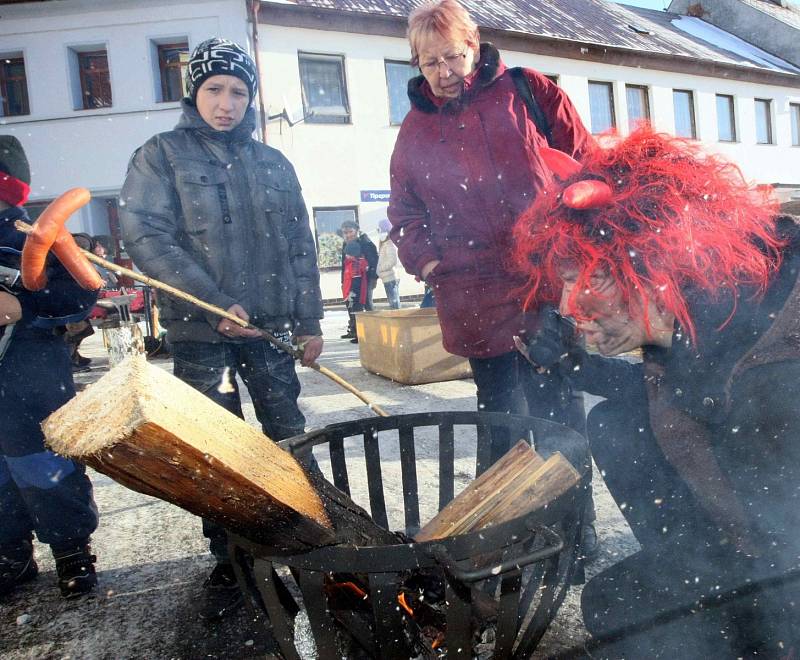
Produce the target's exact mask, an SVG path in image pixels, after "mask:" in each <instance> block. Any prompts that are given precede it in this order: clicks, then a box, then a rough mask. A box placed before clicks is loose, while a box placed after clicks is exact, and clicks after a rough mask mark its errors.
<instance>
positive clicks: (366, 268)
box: [341, 220, 378, 344]
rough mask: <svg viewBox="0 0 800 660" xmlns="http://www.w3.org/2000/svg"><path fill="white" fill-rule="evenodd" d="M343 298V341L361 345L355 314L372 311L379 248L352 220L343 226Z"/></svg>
mask: <svg viewBox="0 0 800 660" xmlns="http://www.w3.org/2000/svg"><path fill="white" fill-rule="evenodd" d="M341 231H342V238H344V245H342V298H343V299H344V301H345V305H346V306H347V315H348V322H347V332H346V333H345V334H343V335H342V339H349V340H350V341H351V342H352V343H354V344H357V343H358V335H357V334H356V312H364V311H367V312H371V311H372V293H373V291H374V289H375V286H376V285H377V284H378V272H377V268H378V248H376V247H375V243H373V242H372V241H371V240H369V237H368V236H367V235H366V234H362V233H361V232H360V231H359V229H358V224H356V222H355V221H353V220H345V221H344V222H343V223H342V228H341Z"/></svg>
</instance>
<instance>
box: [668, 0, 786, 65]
mask: <svg viewBox="0 0 800 660" xmlns="http://www.w3.org/2000/svg"><path fill="white" fill-rule="evenodd" d="M697 4H699V5H700V6H701V7H702V12H703V13H702V16H701V18H702V19H703V20H704V21H708V22H709V23H711V24H712V25H715V26H717V27H718V28H721V29H723V30H725V31H726V32H730V33H731V34H735V35H736V36H737V37H739V38H740V39H744V40H745V41H747V42H749V43H751V44H754V45H756V46H758V47H759V48H762V49H764V50H765V51H767V52H768V53H772V54H773V55H777V56H778V57H780V58H783V59H784V60H786V61H787V62H791V63H792V64H794V65H796V66H800V34H798V30H797V28H795V27H792V26H791V25H787V24H786V23H783V22H782V21H779V20H777V19H775V18H773V17H772V16H769V15H768V14H765V13H764V12H763V11H759V10H758V9H756V8H755V7H751V6H749V5H747V4H744V3H743V2H740V1H739V0H700V1H699V2H698V0H673V1H672V2H671V3H670V5H669V11H672V12H675V13H677V14H684V15H685V14H687V13H688V10H689V7H690V6H693V5H697Z"/></svg>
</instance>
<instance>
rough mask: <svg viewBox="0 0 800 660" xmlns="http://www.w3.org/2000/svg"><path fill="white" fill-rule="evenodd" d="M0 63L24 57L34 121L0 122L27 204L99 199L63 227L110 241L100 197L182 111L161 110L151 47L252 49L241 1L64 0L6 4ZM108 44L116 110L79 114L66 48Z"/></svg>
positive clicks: (111, 192) (111, 193)
mask: <svg viewBox="0 0 800 660" xmlns="http://www.w3.org/2000/svg"><path fill="white" fill-rule="evenodd" d="M2 13H3V17H2V21H0V55H4V54H9V53H16V52H20V51H21V52H22V53H23V56H24V58H25V70H26V77H27V81H28V95H29V100H30V115H27V116H24V117H6V118H0V131H2V132H3V133H11V134H13V135H16V136H17V137H18V138H19V139H20V141H21V142H22V144H23V146H24V147H25V150H26V152H27V154H28V159H29V160H30V163H31V172H32V183H31V186H32V194H31V201H33V202H35V201H37V200H49V199H52V198H53V197H55V196H57V195H58V194H60V193H61V192H63V191H64V190H67V189H68V188H71V187H74V186H84V187H87V188H89V189H90V190H91V191H92V194H93V195H94V196H95V197H97V198H100V199H96V200H93V202H92V204H90V206H89V207H87V208H86V209H84V210H82V211H80V212H79V213H77V214H76V215H75V216H74V217H73V218H72V219H71V220H70V222H69V225H68V226H69V228H70V229H71V230H72V231H84V232H88V233H93V234H97V233H108V219H107V218H108V214H107V211H106V208H105V203H104V200H103V199H102V198H103V197H115V196H116V195H117V193H118V192H119V189H120V187H121V185H122V181H123V179H124V176H125V169H126V166H127V163H128V159H129V158H130V156H131V154H132V153H133V151H134V149H136V148H137V147H138V146H140V145H141V144H142V143H143V142H145V141H146V140H147V139H148V138H150V137H151V136H152V135H154V134H155V133H158V132H161V131H165V130H169V129H171V128H172V127H173V126H174V125H175V124H176V122H177V120H178V117H179V116H180V109H179V104H178V103H157V102H156V98H157V92H156V90H157V88H158V86H160V78H159V75H158V64H157V62H156V63H155V64H154V62H153V52H152V51H153V50H154V49H153V47H152V40H162V39H165V38H172V37H188V43H189V47H190V48H193V47H194V46H195V45H197V44H198V43H199V42H200V41H202V40H204V39H206V38H208V37H210V36H214V35H220V36H224V37H227V38H230V39H233V40H235V41H238V42H240V43H248V32H247V30H248V23H247V21H246V14H245V5H244V2H241V1H240V0H214V1H209V2H203V1H202V0H201V1H198V2H170V3H163V2H160V1H155V0H152V1H151V0H140V1H138V2H135V3H131V2H125V1H122V0H103V2H102V3H101V2H96V1H94V0H80V1H76V0H63V1H62V2H46V3H31V4H24V5H8V6H3V12H2ZM100 44H102V45H104V47H105V48H107V51H108V65H109V70H110V77H111V86H112V103H113V105H112V107H110V108H102V109H92V110H75V109H74V93H73V89H72V87H71V79H72V78H71V73H70V65H69V62H70V58H69V49H70V48H74V47H80V46H83V45H100Z"/></svg>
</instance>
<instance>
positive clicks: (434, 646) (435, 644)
mask: <svg viewBox="0 0 800 660" xmlns="http://www.w3.org/2000/svg"><path fill="white" fill-rule="evenodd" d="M443 643H444V633H443V632H440V633H439V634H438V635H437V636H436V639H434V640H433V644H431V649H433V650H434V651H435V650H436V649H438V648H439V647H440V646H441V645H442V644H443Z"/></svg>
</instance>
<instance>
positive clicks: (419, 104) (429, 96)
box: [201, 42, 506, 121]
mask: <svg viewBox="0 0 800 660" xmlns="http://www.w3.org/2000/svg"><path fill="white" fill-rule="evenodd" d="M480 56H481V57H480V63H479V64H478V68H477V69H475V71H473V72H472V73H470V74H469V75H468V76H467V77H465V78H464V91H463V92H462V93H461V95H460V96H459V97H458V98H457V99H439V98H437V97H436V96H434V95H433V91H432V90H431V86H430V85H429V84H428V81H427V80H425V76H423V75H419V76H417V77H416V78H411V80H409V81H408V98H409V100H410V101H411V105H412V106H413V107H415V108H416V109H417V110H421V111H422V112H428V113H432V112H438V110H439V108H440V106H447V105H448V104H449V103H451V102H452V101H459V100H464V99H468V98H469V97H470V96H471V95H472V94H473V93H474V91H475V89H476V88H477V89H479V88H481V87H486V85H488V84H490V83H492V82H493V81H494V80H495V79H496V78H498V77H499V76H501V75H502V74H503V72H504V71H505V70H506V65H505V64H503V62H502V60H501V59H500V51H499V50H497V48H495V46H494V45H493V44H491V43H488V42H485V43H482V44H481V47H480ZM201 121H202V120H201Z"/></svg>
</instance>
